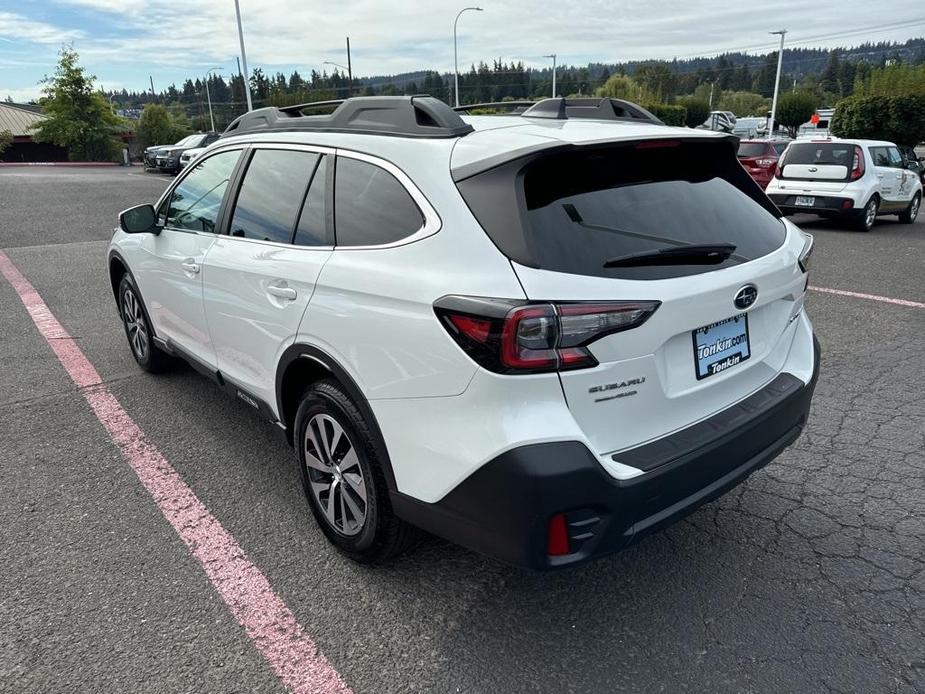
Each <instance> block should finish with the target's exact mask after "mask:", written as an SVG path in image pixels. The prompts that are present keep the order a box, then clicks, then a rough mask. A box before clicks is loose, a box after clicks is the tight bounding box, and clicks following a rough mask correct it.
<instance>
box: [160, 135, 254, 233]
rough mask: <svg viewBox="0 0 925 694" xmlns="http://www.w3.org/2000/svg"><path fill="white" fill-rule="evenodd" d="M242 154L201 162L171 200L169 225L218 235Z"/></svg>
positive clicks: (188, 175) (219, 155)
mask: <svg viewBox="0 0 925 694" xmlns="http://www.w3.org/2000/svg"><path fill="white" fill-rule="evenodd" d="M240 154H241V151H240V150H237V149H234V150H230V151H228V152H221V153H220V154H216V155H214V156H211V157H208V158H206V159H203V160H201V161H199V162H197V163H196V165H195V166H194V167H193V170H192V171H190V172H189V174H187V175H186V176H185V177H184V178H183V180H182V181H181V182H180V184H179V185H178V186H177V187H176V188H174V191H173V193H172V194H171V196H170V202H169V203H168V205H167V222H166V225H167V226H168V227H171V228H173V229H185V230H187V231H205V232H208V233H210V234H214V233H215V222H216V220H217V219H218V211H219V208H220V207H221V204H222V198H223V197H224V195H225V189H226V188H227V187H228V181H229V180H230V179H231V173H232V172H233V171H234V167H235V164H236V163H237V162H238V156H239V155H240Z"/></svg>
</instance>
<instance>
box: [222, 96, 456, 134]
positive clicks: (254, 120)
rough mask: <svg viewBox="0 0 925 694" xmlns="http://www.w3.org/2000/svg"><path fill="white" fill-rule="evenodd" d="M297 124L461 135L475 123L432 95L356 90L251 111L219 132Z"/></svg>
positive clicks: (301, 126) (376, 131)
mask: <svg viewBox="0 0 925 694" xmlns="http://www.w3.org/2000/svg"><path fill="white" fill-rule="evenodd" d="M332 107H334V110H333V111H332V112H331V113H329V114H323V115H305V113H304V112H305V111H313V110H318V109H323V108H332ZM300 130H313V131H319V132H345V133H347V132H349V133H364V134H371V135H395V136H399V137H420V138H443V137H460V136H461V135H466V134H467V133H470V132H472V130H473V128H472V126H471V125H469V124H468V123H466V122H465V121H463V119H462V118H460V117H459V114H457V113H456V112H455V111H454V110H453V109H451V108H450V107H449V106H447V105H446V104H445V103H443V102H442V101H440V100H439V99H435V98H433V97H431V96H357V97H353V98H351V99H341V100H337V101H315V102H312V103H308V104H296V105H294V106H284V107H282V108H277V107H275V106H269V107H267V108H260V109H257V110H256V111H250V112H248V113H245V114H244V115H242V116H239V117H238V118H236V119H235V120H233V121H232V122H231V124H230V125H229V126H228V127H227V128H226V129H225V132H224V133H223V134H222V137H226V136H231V135H240V134H242V133H247V132H254V131H263V132H291V131H300Z"/></svg>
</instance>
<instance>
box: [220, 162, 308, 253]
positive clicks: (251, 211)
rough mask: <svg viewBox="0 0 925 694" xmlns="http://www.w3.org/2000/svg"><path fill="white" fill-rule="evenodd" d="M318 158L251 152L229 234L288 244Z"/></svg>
mask: <svg viewBox="0 0 925 694" xmlns="http://www.w3.org/2000/svg"><path fill="white" fill-rule="evenodd" d="M319 156H320V155H318V154H315V153H313V152H300V151H293V150H284V149H258V150H257V151H255V152H254V156H253V157H252V158H251V161H250V164H248V167H247V173H245V174H244V181H243V183H242V184H241V190H240V192H239V193H238V200H237V202H236V203H235V207H234V215H233V216H232V218H231V227H230V232H229V233H230V234H231V235H232V236H237V237H239V238H246V239H259V240H261V241H276V242H278V243H289V242H290V241H291V239H292V233H293V230H294V229H295V225H296V219H298V216H299V211H300V210H301V208H302V201H303V200H304V199H305V192H306V189H307V188H308V183H309V180H310V179H311V176H312V173H313V172H314V170H315V165H316V164H317V163H318V157H319Z"/></svg>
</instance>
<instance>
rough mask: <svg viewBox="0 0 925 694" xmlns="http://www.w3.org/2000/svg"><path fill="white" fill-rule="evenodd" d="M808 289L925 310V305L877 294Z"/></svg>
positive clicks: (824, 288) (823, 288)
mask: <svg viewBox="0 0 925 694" xmlns="http://www.w3.org/2000/svg"><path fill="white" fill-rule="evenodd" d="M810 289H812V290H813V291H814V292H823V293H825V294H837V295H838V296H850V297H852V298H854V299H868V300H870V301H879V302H881V303H884V304H894V305H896V306H908V307H910V308H925V304H923V303H921V302H919V301H909V300H908V299H893V298H890V297H888V296H880V295H879V294H861V293H860V292H849V291H847V290H845V289H828V288H827V287H810Z"/></svg>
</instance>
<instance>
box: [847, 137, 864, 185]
mask: <svg viewBox="0 0 925 694" xmlns="http://www.w3.org/2000/svg"><path fill="white" fill-rule="evenodd" d="M863 175H864V152H863V150H862V149H861V148H860V147H858V146H857V145H855V147H854V162H853V163H852V165H851V176H850V178H851V180H852V181H856V180H858V179H859V178H861V177H862V176H863Z"/></svg>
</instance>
